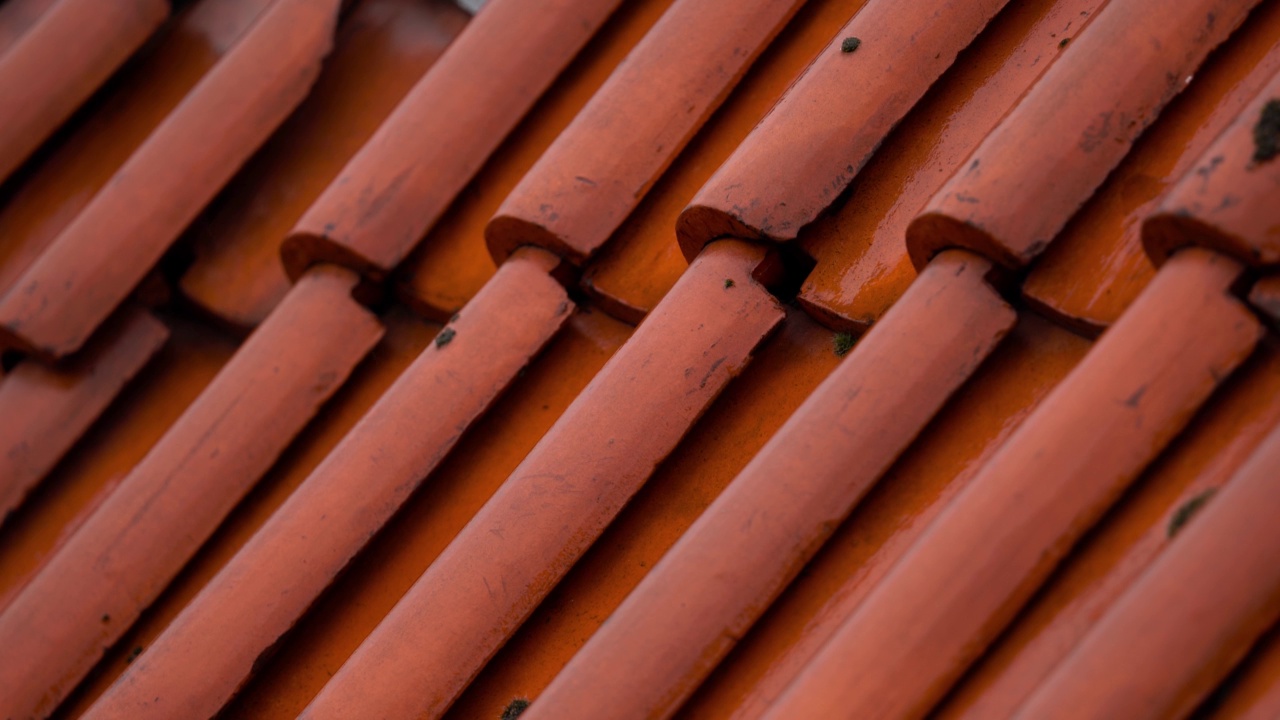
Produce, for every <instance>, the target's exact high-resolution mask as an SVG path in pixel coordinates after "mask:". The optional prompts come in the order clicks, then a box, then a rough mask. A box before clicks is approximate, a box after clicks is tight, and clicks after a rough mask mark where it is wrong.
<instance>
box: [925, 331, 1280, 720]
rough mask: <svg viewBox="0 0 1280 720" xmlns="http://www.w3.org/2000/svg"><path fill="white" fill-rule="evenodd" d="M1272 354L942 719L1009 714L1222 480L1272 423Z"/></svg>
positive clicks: (1258, 356) (1119, 515)
mask: <svg viewBox="0 0 1280 720" xmlns="http://www.w3.org/2000/svg"><path fill="white" fill-rule="evenodd" d="M1277 390H1280V354H1277V352H1276V350H1275V348H1272V347H1269V346H1268V345H1265V344H1264V345H1263V346H1262V347H1261V348H1259V352H1257V353H1255V354H1254V355H1253V357H1251V358H1250V359H1249V360H1248V361H1247V362H1246V363H1245V364H1244V365H1243V366H1242V367H1241V368H1240V370H1238V371H1236V373H1235V374H1234V375H1232V377H1231V378H1230V379H1229V380H1227V382H1226V383H1225V384H1224V386H1223V387H1222V389H1221V390H1219V391H1218V392H1217V393H1215V394H1214V396H1213V398H1212V399H1211V400H1210V402H1209V403H1208V404H1207V405H1206V407H1205V408H1204V410H1203V411H1201V412H1200V413H1199V414H1198V415H1197V416H1196V418H1195V420H1193V421H1192V423H1191V424H1190V425H1189V426H1188V427H1187V430H1186V431H1184V432H1183V434H1182V436H1181V437H1180V439H1179V441H1178V444H1177V445H1176V446H1173V447H1171V448H1170V450H1169V451H1168V452H1166V453H1164V454H1163V455H1162V456H1161V458H1160V459H1159V460H1158V461H1157V462H1156V463H1154V464H1153V465H1152V466H1151V468H1149V469H1148V470H1147V472H1146V473H1145V474H1144V476H1143V478H1141V479H1140V480H1139V481H1138V482H1137V483H1135V489H1134V490H1133V491H1131V493H1130V495H1128V496H1126V497H1125V498H1124V499H1123V500H1122V501H1121V502H1120V503H1118V506H1117V507H1116V508H1115V509H1114V510H1112V511H1111V516H1110V517H1108V518H1107V521H1106V522H1105V524H1103V525H1101V526H1100V527H1099V528H1098V530H1097V531H1095V532H1094V533H1093V534H1092V535H1091V536H1090V537H1089V538H1088V539H1087V541H1085V542H1083V543H1082V546H1081V547H1079V548H1077V549H1075V550H1074V551H1073V557H1072V560H1071V562H1070V563H1068V564H1067V565H1066V566H1065V567H1063V568H1062V569H1060V570H1059V571H1058V573H1057V574H1056V575H1055V576H1054V577H1053V579H1052V581H1051V582H1050V583H1049V584H1048V585H1047V586H1046V587H1045V589H1044V590H1042V591H1041V592H1040V594H1039V596H1038V597H1037V599H1036V601H1035V603H1034V604H1033V605H1031V606H1030V607H1029V608H1028V609H1027V610H1026V611H1025V612H1024V613H1023V615H1022V616H1021V617H1020V618H1019V620H1018V622H1017V624H1015V625H1014V626H1013V627H1012V628H1011V629H1010V630H1009V632H1007V633H1006V634H1005V635H1004V636H1002V637H1001V639H1000V641H999V642H998V643H997V645H996V646H995V647H994V648H993V649H992V650H991V651H990V652H988V653H987V655H986V656H985V657H984V658H983V660H982V662H981V663H980V664H979V665H977V666H976V667H975V668H974V670H972V671H970V673H969V675H968V676H966V678H965V681H964V683H963V684H962V685H961V686H960V687H959V688H958V690H957V692H955V693H953V694H952V696H951V697H950V698H949V700H948V701H947V702H946V704H945V705H944V706H943V708H942V709H941V710H940V711H939V716H940V717H941V718H969V719H970V720H981V719H982V718H990V717H1008V716H1010V715H1011V714H1012V713H1013V711H1014V710H1016V709H1017V707H1018V706H1019V705H1021V704H1022V702H1023V701H1024V700H1025V699H1026V698H1027V696H1028V695H1029V694H1030V693H1031V692H1032V691H1034V690H1035V689H1036V687H1037V685H1039V684H1040V683H1041V682H1042V681H1043V680H1044V678H1045V676H1046V675H1047V674H1048V673H1049V672H1051V671H1052V670H1053V668H1054V667H1055V666H1056V665H1057V664H1058V663H1059V662H1060V661H1061V660H1062V659H1063V658H1064V657H1065V656H1066V655H1067V654H1069V653H1070V652H1071V650H1072V648H1074V647H1075V645H1076V644H1077V643H1078V641H1079V640H1080V638H1081V636H1083V635H1084V633H1086V632H1088V630H1089V628H1090V627H1092V625H1093V623H1094V622H1095V621H1096V619H1097V618H1098V617H1099V616H1100V615H1101V614H1102V613H1103V612H1105V611H1106V609H1107V608H1108V607H1110V606H1111V605H1112V604H1113V603H1114V602H1115V600H1116V598H1117V597H1118V596H1119V595H1120V594H1121V593H1123V592H1124V591H1125V590H1126V589H1127V588H1128V587H1129V586H1130V585H1132V584H1133V582H1134V580H1135V579H1136V578H1138V577H1140V576H1141V574H1142V573H1143V572H1144V571H1145V570H1146V569H1147V567H1148V566H1149V565H1150V564H1151V562H1152V561H1153V560H1154V559H1155V558H1157V557H1159V555H1160V553H1162V552H1163V551H1164V550H1165V548H1167V547H1168V545H1169V542H1170V540H1171V538H1170V532H1169V528H1170V522H1171V521H1172V518H1173V516H1174V515H1175V514H1177V512H1178V510H1179V508H1181V507H1183V506H1184V505H1185V504H1186V503H1187V502H1190V501H1192V500H1194V499H1195V498H1197V497H1201V496H1203V495H1204V493H1205V492H1206V491H1210V490H1212V489H1213V488H1217V487H1220V486H1222V484H1223V483H1225V482H1226V481H1227V480H1228V478H1230V477H1231V475H1232V474H1233V473H1234V472H1235V471H1236V470H1237V469H1238V468H1239V467H1240V465H1241V464H1242V463H1243V462H1244V461H1245V460H1247V459H1248V457H1249V455H1250V454H1252V452H1253V451H1254V449H1255V448H1256V447H1257V446H1258V443H1259V442H1261V441H1262V439H1263V438H1264V437H1265V436H1266V434H1267V433H1268V432H1269V431H1270V429H1271V428H1272V427H1273V426H1274V425H1275V424H1276V423H1277V422H1278V421H1280V395H1277V394H1276V391H1277Z"/></svg>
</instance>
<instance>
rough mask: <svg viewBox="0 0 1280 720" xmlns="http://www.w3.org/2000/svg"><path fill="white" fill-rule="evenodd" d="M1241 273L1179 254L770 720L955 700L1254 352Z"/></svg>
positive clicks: (1223, 263) (894, 710)
mask: <svg viewBox="0 0 1280 720" xmlns="http://www.w3.org/2000/svg"><path fill="white" fill-rule="evenodd" d="M1112 7H1114V6H1112ZM1240 271H1241V268H1240V266H1239V264H1237V263H1235V262H1234V261H1232V260H1229V259H1227V258H1224V257H1222V256H1217V255H1213V254H1212V253H1209V252H1206V251H1201V250H1189V251H1186V252H1184V253H1180V254H1179V255H1178V256H1177V257H1176V259H1175V260H1174V261H1173V262H1171V263H1170V264H1169V266H1168V267H1167V268H1166V270H1165V271H1163V272H1161V273H1160V274H1159V275H1157V276H1156V280H1155V281H1153V282H1152V284H1151V285H1150V286H1148V288H1147V290H1146V291H1144V293H1143V294H1142V295H1141V296H1140V297H1139V299H1138V300H1137V301H1136V302H1135V303H1134V305H1133V306H1132V307H1131V308H1130V309H1129V311H1128V312H1127V313H1126V314H1125V315H1124V316H1123V317H1122V318H1121V320H1120V322H1118V323H1117V324H1116V325H1115V326H1114V327H1113V328H1112V330H1111V331H1110V332H1109V333H1108V334H1107V335H1105V336H1104V337H1103V339H1102V340H1101V341H1100V342H1099V343H1098V345H1097V346H1095V347H1094V348H1093V350H1092V351H1091V352H1090V353H1089V355H1088V356H1086V357H1085V359H1084V361H1083V362H1081V364H1080V365H1079V366H1078V367H1077V368H1076V369H1075V370H1074V371H1073V372H1072V373H1071V374H1070V375H1069V376H1068V377H1067V378H1066V379H1065V380H1063V381H1062V383H1060V384H1059V385H1058V386H1057V387H1056V388H1055V389H1054V391H1053V393H1052V394H1050V396H1049V397H1048V398H1046V399H1045V401H1044V402H1043V403H1042V404H1041V405H1040V406H1039V407H1038V408H1037V409H1036V411H1035V412H1034V413H1033V414H1032V415H1031V416H1030V417H1029V418H1028V419H1027V420H1026V422H1024V423H1023V424H1022V426H1021V427H1019V428H1018V431H1017V432H1016V433H1015V434H1014V436H1013V437H1012V438H1010V440H1009V441H1008V442H1007V443H1005V445H1004V446H1003V447H1002V448H1001V450H1000V452H999V453H998V454H997V455H996V456H995V457H993V458H992V459H991V460H990V461H988V462H987V464H986V465H985V466H984V467H983V469H982V471H981V472H980V473H979V475H978V477H976V478H975V479H974V480H973V481H972V482H971V484H970V485H969V487H967V488H965V490H963V491H962V492H961V494H960V495H959V496H958V497H957V498H956V499H955V500H954V501H953V502H952V503H951V504H950V505H949V506H948V507H947V509H946V510H945V511H944V512H943V513H942V514H941V515H940V516H939V517H938V519H937V520H935V521H934V522H933V523H932V524H931V525H930V527H929V529H928V530H927V531H926V532H925V534H924V535H923V536H922V537H921V538H920V540H918V541H917V542H916V543H915V545H914V546H913V547H912V548H911V550H910V551H909V552H908V553H907V555H906V556H904V558H903V559H902V561H900V562H899V563H898V565H897V566H896V567H895V568H894V570H893V571H892V572H891V573H890V574H889V575H888V576H887V577H886V578H885V580H884V581H882V582H881V583H880V584H879V585H878V586H877V587H876V589H875V590H874V591H872V592H871V593H870V594H869V595H868V597H867V599H866V601H865V602H864V603H863V604H862V606H861V607H860V608H859V609H858V611H857V612H856V613H855V614H854V615H853V616H852V617H850V618H849V620H848V621H847V622H846V623H845V624H844V625H843V626H842V627H841V628H840V629H839V631H838V632H836V634H835V635H834V636H833V637H832V639H831V641H830V642H829V643H828V644H827V645H826V646H825V647H824V648H823V649H822V650H821V651H820V652H819V653H818V655H817V656H816V657H815V658H814V660H813V661H812V662H811V663H810V664H809V666H808V667H807V668H806V669H805V671H804V672H803V673H802V674H801V675H800V676H799V677H797V679H796V680H795V682H794V683H792V685H791V686H790V687H789V689H788V690H787V692H786V693H785V694H784V695H783V696H782V697H781V698H780V699H779V700H778V702H777V703H776V704H774V705H773V707H772V708H771V710H770V712H769V713H768V714H766V715H765V717H792V716H811V717H819V716H826V715H830V714H832V712H833V711H835V709H836V708H839V710H838V712H840V713H850V712H851V713H852V714H855V715H859V716H862V715H868V716H874V714H877V713H878V714H881V716H897V715H899V714H915V713H921V712H924V711H925V710H927V709H928V708H929V707H931V706H932V705H933V704H934V703H936V702H937V701H938V700H939V699H941V696H942V695H943V694H944V693H945V692H946V690H947V689H948V688H949V687H950V686H951V685H952V684H953V683H954V682H955V681H956V680H957V679H958V678H959V676H960V674H961V673H962V672H964V670H965V669H966V668H967V667H968V666H969V665H970V664H971V663H972V662H973V661H974V660H975V659H976V657H977V655H978V654H979V653H980V652H981V651H982V650H983V649H984V648H985V647H986V646H987V645H988V644H989V643H990V642H991V641H992V639H994V636H995V634H996V633H997V632H999V631H1000V630H1001V629H1002V628H1003V627H1004V626H1005V625H1006V624H1007V623H1008V622H1009V621H1010V620H1011V619H1012V616H1013V614H1014V613H1015V612H1016V610H1017V609H1018V607H1019V606H1020V605H1022V604H1023V603H1025V602H1026V600H1027V598H1028V597H1029V596H1030V594H1031V593H1032V592H1033V591H1034V590H1035V588H1036V587H1037V586H1038V585H1039V584H1040V583H1041V582H1043V580H1044V578H1045V576H1046V575H1047V574H1048V573H1049V571H1050V570H1052V568H1053V566H1054V565H1055V564H1057V562H1059V561H1060V560H1061V558H1062V556H1063V555H1064V554H1065V553H1066V551H1067V550H1068V549H1069V548H1070V546H1071V544H1072V543H1073V542H1074V541H1075V540H1076V539H1077V538H1078V537H1079V536H1080V535H1081V534H1082V533H1083V532H1084V531H1085V530H1086V529H1088V527H1089V526H1090V525H1092V524H1093V523H1094V522H1095V521H1096V519H1097V518H1098V517H1099V516H1100V515H1101V513H1102V511H1103V510H1105V508H1106V506H1107V504H1108V503H1109V502H1110V501H1111V499H1112V498H1114V497H1116V496H1117V495H1118V494H1119V493H1120V491H1121V490H1123V489H1124V488H1125V487H1126V486H1127V485H1128V484H1129V483H1130V482H1131V481H1132V480H1133V478H1134V477H1135V476H1136V475H1137V474H1138V473H1139V472H1140V471H1141V470H1142V469H1143V467H1145V465H1146V464H1147V463H1149V462H1151V460H1152V459H1154V456H1155V455H1156V454H1157V453H1158V452H1159V450H1160V449H1161V448H1163V446H1164V445H1165V444H1166V443H1168V442H1169V440H1170V439H1172V437H1173V436H1174V435H1175V434H1176V433H1177V432H1178V430H1180V429H1181V427H1182V426H1183V425H1184V424H1185V423H1186V422H1187V420H1188V419H1189V418H1190V416H1191V414H1192V413H1193V412H1194V411H1195V410H1196V408H1197V407H1198V406H1199V405H1200V404H1201V403H1202V402H1203V401H1204V399H1205V398H1206V397H1207V396H1208V395H1209V394H1210V393H1211V392H1212V391H1213V389H1214V387H1215V386H1216V385H1217V384H1218V382H1219V379H1220V378H1224V377H1226V375H1228V374H1229V373H1230V371H1231V370H1232V369H1233V368H1234V367H1235V366H1236V365H1237V364H1238V363H1240V362H1241V361H1242V360H1243V359H1244V358H1245V357H1246V356H1247V355H1248V353H1249V351H1250V350H1252V349H1253V346H1254V344H1255V343H1256V341H1257V339H1258V337H1259V328H1258V325H1257V323H1256V322H1255V321H1254V320H1253V317H1252V315H1251V314H1249V313H1248V311H1247V310H1245V309H1244V308H1243V306H1242V305H1241V304H1240V303H1239V302H1238V301H1236V300H1235V299H1233V298H1231V297H1229V296H1228V295H1226V293H1225V291H1226V289H1227V287H1228V286H1229V285H1230V284H1231V283H1232V282H1234V281H1235V280H1236V278H1237V277H1238V276H1239V274H1240ZM849 678H856V682H850V681H849Z"/></svg>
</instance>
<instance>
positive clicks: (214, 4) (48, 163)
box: [0, 0, 270, 296]
mask: <svg viewBox="0 0 1280 720" xmlns="http://www.w3.org/2000/svg"><path fill="white" fill-rule="evenodd" d="M23 1H24V2H25V1H26V0H23ZM269 2H270V0H201V1H200V2H198V3H196V4H194V5H193V6H192V7H191V8H190V9H188V10H186V11H185V12H183V13H182V14H180V15H178V16H177V17H176V18H174V19H173V20H172V21H171V22H169V23H168V24H166V25H165V26H164V27H163V28H162V29H161V30H160V32H159V33H158V35H157V37H156V39H155V40H154V41H153V43H152V44H151V45H150V46H149V47H147V48H145V49H144V50H142V51H140V52H139V54H138V57H137V58H136V60H135V61H134V62H132V63H130V64H129V65H127V66H126V67H125V68H124V69H123V70H122V71H121V72H120V77H119V80H118V82H116V83H113V84H112V86H111V88H110V89H109V91H108V92H107V93H106V96H105V97H104V98H103V100H102V103H101V104H100V105H99V106H97V107H95V108H94V110H93V112H92V113H91V114H90V115H89V117H87V118H85V120H84V122H83V123H82V124H80V125H78V126H77V127H76V128H75V130H74V132H72V133H71V134H70V136H69V137H67V138H66V139H65V140H63V141H62V142H61V143H60V144H59V145H58V147H56V148H54V149H52V150H51V151H50V153H49V155H48V157H46V158H43V159H42V160H41V162H40V163H39V164H38V166H37V167H34V168H32V170H31V174H30V176H29V177H27V178H25V179H24V181H23V182H22V184H21V185H20V186H19V187H16V188H15V189H14V193H13V195H12V196H11V197H10V198H9V199H8V202H7V203H6V204H5V205H4V207H3V208H2V209H0V236H3V237H4V238H5V241H4V242H3V243H0V296H3V293H6V292H8V291H9V289H10V288H11V287H12V286H13V283H14V282H15V281H16V280H17V279H18V277H20V276H21V275H22V273H23V272H24V271H26V269H27V268H28V267H29V266H30V265H31V263H33V262H35V260H36V259H37V258H38V257H40V254H41V253H43V252H44V250H45V249H46V248H47V247H48V246H49V245H50V244H51V243H53V241H54V239H55V238H57V236H58V235H59V233H61V232H62V230H63V229H65V228H66V227H67V225H69V224H70V223H71V221H72V220H74V219H75V218H76V216H77V215H78V214H79V213H80V211H81V210H83V209H84V208H85V206H87V205H88V204H89V202H90V201H91V200H92V199H93V197H94V195H95V194H97V192H98V191H99V190H100V189H102V187H103V186H104V185H106V184H107V181H108V180H110V179H111V177H112V176H113V175H115V174H116V172H117V171H118V170H119V169H120V166H121V165H123V164H124V163H125V162H126V161H127V160H128V159H129V156H130V155H132V154H133V153H134V151H135V150H137V148H138V147H139V146H140V145H142V144H143V143H144V142H145V141H146V140H147V137H148V136H149V135H150V134H151V132H152V131H154V130H155V129H156V127H158V126H159V125H160V123H161V122H163V121H164V119H165V117H166V116H167V115H168V114H169V113H170V112H171V111H172V110H173V109H174V108H175V107H177V106H178V104H179V103H180V102H182V100H183V98H184V97H186V95H187V93H188V92H189V91H190V90H191V88H193V87H195V86H196V84H197V83H199V82H200V80H201V79H202V78H203V77H204V75H205V73H206V72H208V71H209V70H210V69H211V68H212V67H214V65H215V64H216V63H217V62H218V60H219V59H221V58H222V57H223V56H224V55H226V53H228V52H229V51H230V49H231V48H232V47H233V46H234V45H235V42H236V40H238V39H239V38H240V36H241V35H242V34H243V33H244V32H245V31H246V30H247V29H248V28H249V27H250V26H251V25H252V24H253V22H254V21H255V20H256V19H257V18H258V16H259V15H260V14H261V13H262V10H263V9H264V8H265V7H266V6H267V5H268V4H269ZM13 7H15V0H9V2H6V3H5V4H4V5H3V6H0V8H2V9H3V10H4V11H7V10H9V9H10V8H13Z"/></svg>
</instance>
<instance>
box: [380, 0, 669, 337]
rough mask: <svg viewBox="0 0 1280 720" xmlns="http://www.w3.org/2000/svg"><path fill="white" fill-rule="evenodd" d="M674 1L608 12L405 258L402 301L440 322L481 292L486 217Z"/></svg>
mask: <svg viewBox="0 0 1280 720" xmlns="http://www.w3.org/2000/svg"><path fill="white" fill-rule="evenodd" d="M672 2H673V0H631V1H630V2H625V3H623V4H622V7H620V8H619V9H618V10H617V12H615V13H613V15H611V16H610V17H609V19H608V21H607V22H605V23H604V25H603V26H602V27H601V28H600V30H599V32H597V33H596V35H595V37H593V38H592V39H591V41H590V42H589V43H587V45H586V47H585V48H583V49H582V51H581V52H579V53H578V55H577V57H575V58H574V60H573V62H572V63H570V65H569V67H568V68H567V69H565V71H564V72H563V73H561V75H560V77H559V78H557V79H556V81H555V83H554V84H553V85H552V86H551V88H550V89H549V90H547V92H546V94H545V95H544V96H543V97H542V99H540V100H539V101H538V103H537V104H536V105H534V107H533V109H532V110H530V111H529V114H528V116H527V117H525V118H524V120H522V121H521V123H520V125H519V126H517V127H516V129H515V130H513V131H512V132H511V136H510V137H509V138H508V139H507V140H506V142H505V143H503V144H502V145H501V146H499V147H498V149H497V150H495V151H494V152H493V156H492V157H490V158H489V161H488V162H487V163H485V165H484V167H483V168H482V169H481V170H480V172H479V173H477V174H476V176H475V178H474V179H472V181H471V183H470V184H469V185H468V186H467V187H466V189H465V190H463V191H462V192H460V193H459V194H458V196H457V198H455V199H454V201H453V204H452V205H450V206H449V209H448V211H446V212H445V214H444V215H443V216H442V217H441V218H440V221H439V222H438V223H436V224H435V226H433V227H432V228H431V230H430V231H429V232H428V233H427V236H426V238H424V239H423V240H422V242H421V243H419V244H418V246H417V247H416V248H415V249H414V251H413V252H412V253H411V254H410V255H409V257H408V258H407V259H406V260H405V261H404V262H403V263H401V265H400V267H399V270H398V273H397V274H398V277H397V278H396V280H395V282H396V290H397V295H398V296H399V298H400V300H401V302H403V303H405V304H406V305H408V306H409V307H411V308H413V309H414V310H415V311H417V312H418V313H419V314H421V315H422V316H424V317H430V318H435V319H439V320H442V321H443V320H444V319H445V318H448V317H449V316H450V315H452V314H453V313H454V312H455V311H457V310H458V309H459V308H461V307H462V306H463V305H465V304H466V302H467V301H468V300H470V299H471V297H472V296H473V295H475V294H476V292H478V291H479V289H480V288H481V287H482V286H483V285H484V283H485V281H487V280H488V279H489V277H490V276H492V275H493V272H494V269H495V266H494V264H493V258H492V257H491V256H490V255H489V250H488V248H486V247H485V243H484V240H483V238H484V228H485V225H486V224H488V222H489V219H490V218H491V217H493V215H494V213H496V212H497V211H498V207H499V206H501V204H502V201H503V200H505V199H506V197H507V195H508V194H509V193H510V192H511V190H512V189H514V188H515V186H516V184H517V183H518V182H520V180H521V178H523V177H524V174H525V173H526V172H528V171H529V168H531V167H533V164H534V163H535V162H536V161H537V160H538V158H539V157H540V156H541V155H542V153H543V152H544V151H545V150H546V149H547V148H548V147H550V145H551V143H552V142H553V141H555V139H556V137H557V136H558V135H559V134H560V133H561V132H562V131H563V130H564V129H565V128H566V127H568V126H569V123H570V122H572V120H573V118H574V117H575V116H576V115H577V113H578V111H579V110H581V109H582V106H583V105H586V104H587V102H588V101H589V100H590V99H591V98H592V96H593V95H594V94H595V92H596V91H597V90H598V89H599V88H600V86H601V85H603V84H604V82H605V80H607V79H608V78H609V75H610V74H612V72H613V69H614V68H615V67H616V66H617V65H618V63H619V62H621V61H622V59H623V58H624V57H625V56H626V55H627V53H629V52H630V51H631V49H632V48H633V47H634V46H635V44H636V43H637V42H639V41H640V39H641V38H643V37H644V35H645V33H647V32H648V31H649V29H650V28H651V27H652V26H653V24H654V23H655V22H657V21H658V18H659V17H661V16H662V13H664V12H665V11H666V9H667V7H668V6H670V5H671V3H672ZM668 234H669V233H668Z"/></svg>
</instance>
